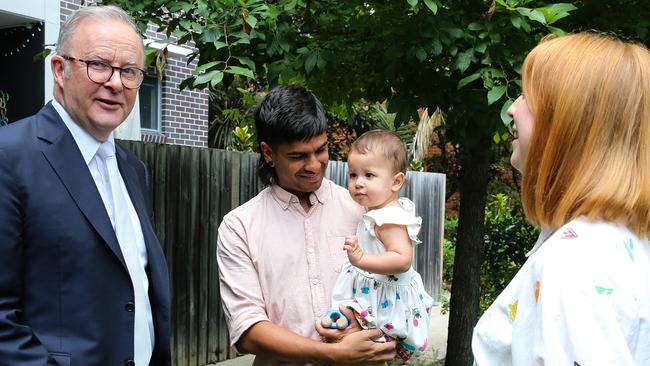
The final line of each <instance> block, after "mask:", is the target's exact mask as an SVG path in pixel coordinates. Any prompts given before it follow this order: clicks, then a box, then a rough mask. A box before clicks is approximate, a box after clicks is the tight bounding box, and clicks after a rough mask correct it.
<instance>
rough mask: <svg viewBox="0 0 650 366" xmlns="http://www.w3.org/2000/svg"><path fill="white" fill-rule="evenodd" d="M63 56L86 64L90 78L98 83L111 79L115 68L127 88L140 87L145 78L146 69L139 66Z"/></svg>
mask: <svg viewBox="0 0 650 366" xmlns="http://www.w3.org/2000/svg"><path fill="white" fill-rule="evenodd" d="M61 57H63V58H64V59H66V60H68V61H77V62H83V63H84V64H86V73H87V74H88V78H89V79H90V80H91V81H93V82H95V83H97V84H103V83H105V82H107V81H108V80H110V79H111V77H113V72H115V70H119V72H120V80H122V85H124V87H125V88H127V89H137V88H139V87H140V85H142V80H144V70H142V69H139V68H137V67H117V66H111V65H109V64H107V63H106V62H103V61H98V60H82V59H80V58H74V57H70V56H61Z"/></svg>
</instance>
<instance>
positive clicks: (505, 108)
mask: <svg viewBox="0 0 650 366" xmlns="http://www.w3.org/2000/svg"><path fill="white" fill-rule="evenodd" d="M512 103H514V100H512V99H506V101H505V103H503V106H502V107H501V122H503V124H504V125H505V126H506V127H507V126H508V125H509V124H510V122H511V121H512V117H510V116H509V115H508V108H510V106H511V105H512Z"/></svg>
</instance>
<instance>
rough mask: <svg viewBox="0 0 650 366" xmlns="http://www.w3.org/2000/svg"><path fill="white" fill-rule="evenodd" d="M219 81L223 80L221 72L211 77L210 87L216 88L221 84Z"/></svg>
mask: <svg viewBox="0 0 650 366" xmlns="http://www.w3.org/2000/svg"><path fill="white" fill-rule="evenodd" d="M221 80H223V72H221V71H218V72H217V73H216V74H215V75H214V76H213V77H212V80H210V86H211V87H213V88H214V87H216V86H217V85H219V83H221Z"/></svg>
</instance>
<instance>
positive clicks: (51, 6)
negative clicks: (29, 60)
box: [0, 0, 60, 103]
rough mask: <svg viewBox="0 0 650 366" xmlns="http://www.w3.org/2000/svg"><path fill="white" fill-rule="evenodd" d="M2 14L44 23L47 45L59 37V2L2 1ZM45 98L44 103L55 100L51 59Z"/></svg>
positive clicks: (55, 0) (41, 0)
mask: <svg viewBox="0 0 650 366" xmlns="http://www.w3.org/2000/svg"><path fill="white" fill-rule="evenodd" d="M0 12H6V13H11V14H14V15H18V16H21V17H24V18H26V19H27V20H31V21H43V22H44V25H45V29H44V32H45V44H55V43H56V39H57V37H58V36H59V26H60V3H59V1H58V0H11V1H0ZM44 68H45V70H44V71H45V72H44V75H45V82H44V85H43V87H44V88H45V98H44V100H43V103H46V102H48V101H49V100H51V99H52V98H53V96H52V91H53V88H54V79H53V77H52V71H51V68H50V57H49V56H48V58H47V59H45V62H44Z"/></svg>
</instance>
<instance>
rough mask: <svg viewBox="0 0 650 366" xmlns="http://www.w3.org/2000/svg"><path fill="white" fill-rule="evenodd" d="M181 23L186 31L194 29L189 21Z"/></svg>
mask: <svg viewBox="0 0 650 366" xmlns="http://www.w3.org/2000/svg"><path fill="white" fill-rule="evenodd" d="M179 23H180V25H181V27H183V28H184V29H187V30H191V29H192V22H191V21H189V20H187V19H181V21H180V22H179Z"/></svg>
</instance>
